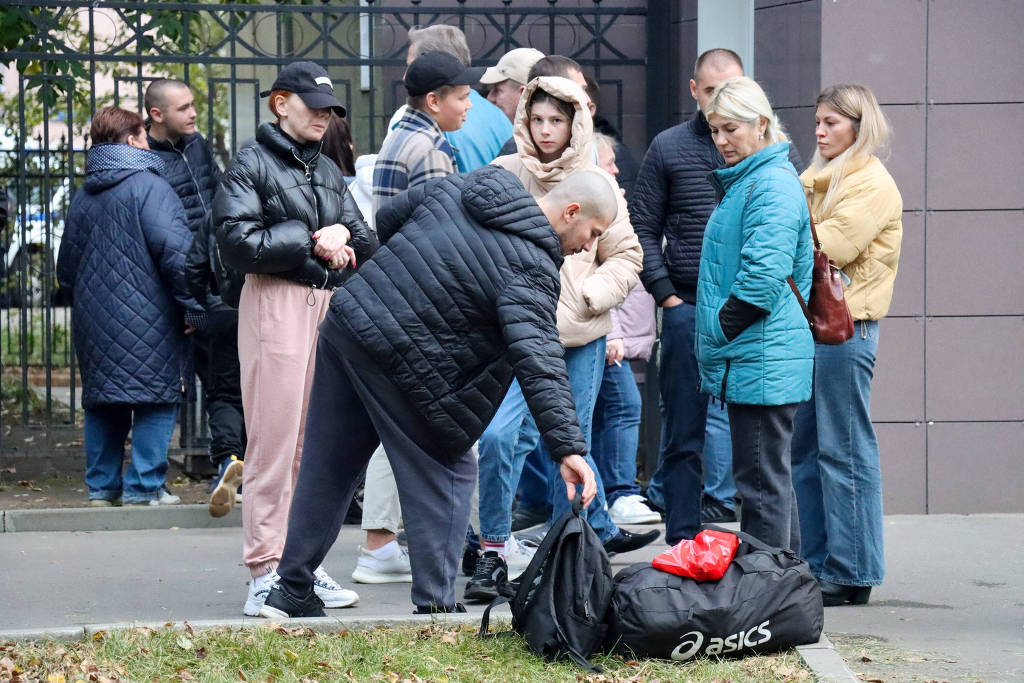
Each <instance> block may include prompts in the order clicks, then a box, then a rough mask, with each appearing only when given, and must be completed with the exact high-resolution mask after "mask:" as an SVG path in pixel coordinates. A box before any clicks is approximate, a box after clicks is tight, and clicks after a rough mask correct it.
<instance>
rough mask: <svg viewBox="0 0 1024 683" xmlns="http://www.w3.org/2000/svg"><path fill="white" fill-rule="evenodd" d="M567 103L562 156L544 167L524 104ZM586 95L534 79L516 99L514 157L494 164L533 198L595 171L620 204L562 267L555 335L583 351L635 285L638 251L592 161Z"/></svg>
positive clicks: (572, 86)
mask: <svg viewBox="0 0 1024 683" xmlns="http://www.w3.org/2000/svg"><path fill="white" fill-rule="evenodd" d="M538 87H539V88H542V89H543V90H545V91H547V92H549V93H551V94H552V95H554V96H555V97H557V98H559V99H561V100H565V101H566V102H572V104H573V107H574V108H575V109H576V115H575V117H574V118H573V121H572V133H571V135H570V138H569V146H568V147H566V149H565V151H564V152H562V156H561V157H559V158H558V159H556V160H554V161H552V162H551V163H549V164H545V163H542V162H541V161H540V159H538V158H537V148H536V146H534V144H533V137H532V136H531V135H530V127H529V119H528V117H527V114H526V103H527V102H529V100H530V96H531V95H532V94H533V91H534V90H536V89H537V88H538ZM584 102H586V95H584V93H583V90H582V89H581V88H580V87H579V86H578V85H576V83H574V82H572V81H570V80H568V79H566V78H550V77H541V78H535V79H534V80H533V81H531V82H530V83H529V85H527V86H526V91H525V92H524V93H523V96H522V97H521V98H520V99H519V108H518V109H517V110H516V118H515V121H514V123H513V126H514V130H513V136H514V138H515V141H516V147H517V148H518V150H519V151H518V153H517V154H510V155H508V156H502V157H498V158H497V159H495V160H494V162H493V163H495V164H497V165H498V166H501V167H502V168H505V169H508V170H509V171H511V172H513V173H515V174H516V176H518V177H519V180H520V181H522V183H523V185H524V186H525V187H526V191H527V192H529V193H530V194H531V195H533V196H534V197H537V198H539V197H542V196H544V195H545V194H547V193H548V192H549V191H550V190H551V189H552V188H553V187H554V186H555V185H556V184H557V183H558V182H559V181H561V180H562V179H563V178H565V177H566V176H568V175H570V174H572V173H575V172H577V171H594V172H596V173H599V174H601V175H603V176H605V177H606V178H607V179H608V182H609V183H610V184H611V185H612V187H613V189H614V190H615V196H616V197H617V198H618V200H619V211H618V214H617V215H616V216H615V221H614V222H613V223H612V224H611V225H610V226H609V227H608V229H607V230H605V231H604V233H603V234H602V235H601V236H600V237H599V238H597V242H596V244H595V245H594V247H593V248H592V249H591V250H590V251H584V252H581V253H579V254H575V255H572V256H566V257H565V262H564V263H563V264H562V269H561V272H560V274H561V279H562V292H561V295H560V297H559V299H558V336H559V338H560V339H561V341H562V344H563V345H564V346H567V347H575V346H584V345H585V344H589V343H590V342H592V341H594V340H595V339H598V338H600V337H603V336H605V335H607V334H608V333H609V332H610V331H611V329H612V321H611V314H610V313H609V311H611V309H612V308H614V307H615V306H618V305H619V304H620V303H622V302H623V300H624V299H625V298H626V295H627V294H628V293H629V290H630V289H632V287H633V285H635V284H636V283H637V281H638V280H639V273H640V269H641V268H642V267H643V251H642V250H641V249H640V242H639V240H637V237H636V235H635V234H634V233H633V225H632V224H631V223H630V222H629V212H628V210H627V209H626V200H625V199H624V198H623V197H622V193H621V192H620V191H619V184H618V183H617V182H615V178H614V177H612V176H611V175H610V174H608V173H607V172H605V171H604V170H602V169H600V168H598V167H597V166H596V165H595V164H594V162H593V158H594V157H593V153H592V146H593V139H594V124H593V122H592V121H591V118H590V110H589V109H588V108H587V106H586V105H585V104H584Z"/></svg>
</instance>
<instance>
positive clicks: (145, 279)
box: [57, 144, 201, 408]
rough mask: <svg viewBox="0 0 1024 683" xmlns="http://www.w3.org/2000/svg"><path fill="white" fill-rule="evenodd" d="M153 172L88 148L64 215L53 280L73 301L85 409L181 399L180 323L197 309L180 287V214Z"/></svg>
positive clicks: (114, 151) (156, 167) (152, 162)
mask: <svg viewBox="0 0 1024 683" xmlns="http://www.w3.org/2000/svg"><path fill="white" fill-rule="evenodd" d="M160 171H161V163H160V159H159V158H158V157H157V156H156V155H155V154H153V153H151V152H147V151H145V150H141V149H136V148H135V147H131V146H129V145H120V144H101V145H95V146H93V147H92V149H90V150H89V154H88V156H87V157H86V177H85V183H84V185H83V187H82V189H80V190H79V191H78V192H77V193H76V194H75V196H74V198H73V199H72V200H71V205H70V206H69V207H68V217H67V222H66V224H65V228H64V237H63V240H62V242H61V245H60V254H59V256H58V258H57V278H58V280H59V281H60V286H61V287H62V288H63V289H65V290H67V291H69V292H71V293H72V297H73V298H72V301H73V304H72V313H71V326H72V330H73V335H74V342H75V352H76V354H77V356H78V362H79V366H80V367H81V371H82V405H83V406H84V407H85V408H95V407H97V406H100V405H103V404H107V403H176V402H178V401H179V400H180V398H181V391H182V364H183V362H184V351H185V343H184V342H185V338H184V334H183V332H184V317H183V316H184V313H185V312H186V311H193V312H201V309H200V308H199V305H198V304H197V303H196V301H195V300H194V299H193V298H192V297H191V296H190V295H189V294H188V291H187V289H186V285H185V253H186V252H187V250H188V248H189V246H190V243H191V239H192V237H191V234H190V233H189V231H188V227H187V226H186V223H185V211H184V209H183V208H182V206H181V200H180V199H178V195H177V194H175V193H174V190H173V189H171V186H170V185H169V184H168V183H167V181H166V180H164V179H163V178H162V177H161V176H160Z"/></svg>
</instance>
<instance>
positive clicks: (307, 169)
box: [213, 123, 377, 289]
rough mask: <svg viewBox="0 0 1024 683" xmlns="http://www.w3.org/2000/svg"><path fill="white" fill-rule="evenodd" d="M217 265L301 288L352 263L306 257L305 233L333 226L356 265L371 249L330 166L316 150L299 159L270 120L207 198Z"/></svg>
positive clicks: (334, 281)
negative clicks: (332, 264)
mask: <svg viewBox="0 0 1024 683" xmlns="http://www.w3.org/2000/svg"><path fill="white" fill-rule="evenodd" d="M213 223H214V227H215V229H216V232H217V243H218V244H219V246H220V252H221V256H222V257H223V259H224V262H225V263H226V264H227V265H228V266H229V267H231V268H234V269H236V270H239V271H241V272H243V273H268V274H272V275H276V276H278V277H282V278H284V279H286V280H292V281H293V282H298V283H300V284H303V285H306V286H308V287H316V288H318V289H333V288H335V287H337V286H339V285H340V284H341V283H342V282H344V280H345V279H346V278H347V277H348V276H349V275H350V274H351V273H352V268H343V269H341V270H329V269H328V268H327V265H326V263H325V262H324V261H322V260H320V259H319V258H317V257H316V256H314V255H313V246H314V243H313V233H314V232H316V231H317V230H318V229H320V228H322V227H325V226H328V225H333V224H335V223H341V224H342V225H344V226H345V227H346V228H348V230H349V232H350V233H351V239H350V240H349V246H351V247H352V249H354V250H355V252H356V260H357V264H361V263H362V262H363V261H364V260H366V259H368V258H369V257H370V255H371V254H373V252H374V251H375V250H376V249H377V237H376V235H375V234H374V233H373V231H372V230H370V229H369V228H368V227H367V226H366V223H365V222H364V221H363V215H362V214H361V213H360V212H359V207H357V206H356V202H355V200H354V199H353V198H352V195H351V194H350V193H349V191H348V187H347V186H346V185H345V180H344V178H343V177H342V175H341V171H340V170H339V169H338V166H337V164H335V163H334V162H333V161H331V160H330V159H328V158H327V157H326V156H324V155H323V154H320V153H319V152H316V154H315V155H314V156H313V157H312V159H311V160H310V161H309V162H303V161H302V158H301V156H300V150H299V149H298V148H297V146H296V144H295V143H294V142H292V141H291V140H290V139H289V138H288V137H286V136H285V135H284V133H282V132H281V130H280V129H279V128H278V127H277V126H276V125H274V124H271V123H264V124H263V125H261V126H260V127H259V128H258V129H257V130H256V139H255V141H252V142H249V143H247V144H246V145H245V146H244V147H243V148H242V149H241V150H240V151H239V152H238V155H237V156H236V157H235V158H234V160H232V162H231V166H230V167H229V168H228V170H227V171H226V172H225V173H224V177H223V178H222V179H221V182H220V185H219V186H218V187H217V194H216V196H215V197H214V200H213Z"/></svg>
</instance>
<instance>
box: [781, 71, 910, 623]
mask: <svg viewBox="0 0 1024 683" xmlns="http://www.w3.org/2000/svg"><path fill="white" fill-rule="evenodd" d="M815 135H816V137H817V142H818V149H817V151H816V152H815V155H814V159H813V160H812V162H811V166H810V168H808V169H807V170H806V171H804V173H803V175H801V176H800V179H801V181H802V182H803V185H804V191H805V192H806V193H807V197H808V199H809V200H810V203H811V210H812V213H813V214H814V218H815V221H816V222H817V229H818V238H819V239H820V240H821V244H822V248H823V249H824V250H825V252H826V253H827V254H828V255H829V257H831V258H832V260H834V261H835V262H836V264H837V265H838V266H839V267H840V268H842V270H843V272H844V273H845V274H846V276H847V278H849V281H848V283H847V285H846V302H847V304H848V305H849V307H850V313H851V314H852V315H853V319H854V322H855V324H854V330H855V331H854V336H853V338H852V339H850V340H848V341H847V342H846V343H844V344H841V345H838V346H826V345H823V344H816V345H815V357H814V361H815V362H814V395H813V397H812V398H811V400H810V401H808V402H807V403H805V404H804V405H803V406H801V408H800V411H799V412H798V413H797V416H796V425H795V428H794V437H793V487H794V489H795V490H796V496H797V504H798V508H799V515H800V532H801V537H802V553H803V555H804V557H805V558H806V559H807V561H808V562H809V563H810V565H811V570H812V571H813V572H814V574H815V576H817V577H818V582H819V583H820V584H821V588H822V595H823V597H824V600H825V604H826V605H844V604H848V603H849V604H864V603H866V602H867V601H868V598H869V596H870V594H871V587H872V586H877V585H879V584H881V583H882V578H883V576H884V573H885V559H884V554H883V550H882V474H881V468H880V466H879V455H878V441H877V439H876V438H875V430H874V427H873V426H872V424H871V411H870V399H871V379H872V376H873V375H874V367H875V353H876V351H877V349H878V320H880V319H881V318H882V317H884V316H885V314H886V313H888V311H889V304H890V302H891V300H892V288H893V282H894V280H895V279H896V268H897V264H898V262H899V256H900V242H901V240H902V236H903V225H902V222H901V217H902V212H903V200H902V198H901V197H900V193H899V190H898V189H897V188H896V183H895V182H893V179H892V176H890V175H889V172H888V171H886V169H885V166H883V165H882V162H881V161H880V160H879V158H878V157H877V156H876V155H875V153H876V152H877V151H878V150H880V149H883V148H885V147H886V144H887V143H888V139H889V126H888V123H887V122H886V120H885V116H884V115H883V114H882V112H881V109H880V108H879V106H878V102H877V101H876V99H875V96H874V95H873V94H872V92H871V91H870V90H869V89H868V88H866V87H864V86H860V85H836V86H832V87H830V88H827V89H826V90H824V91H823V92H822V93H821V95H819V96H818V100H817V111H816V113H815Z"/></svg>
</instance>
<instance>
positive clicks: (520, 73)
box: [480, 47, 544, 121]
mask: <svg viewBox="0 0 1024 683" xmlns="http://www.w3.org/2000/svg"><path fill="white" fill-rule="evenodd" d="M542 59H544V53H543V52H541V51H540V50H535V49H533V48H532V47H517V48H516V49H515V50H509V51H508V52H506V53H505V55H504V56H503V57H502V58H501V59H499V60H498V63H497V64H495V65H494V66H492V67H488V69H487V71H485V72H484V75H483V77H482V78H481V79H480V82H481V83H483V84H484V85H489V86H491V89H490V90H489V91H488V92H487V99H488V100H490V102H491V103H492V104H494V105H495V106H496V107H498V109H501V110H502V111H503V112H505V116H507V117H508V120H509V121H512V120H514V119H515V116H516V107H517V106H518V105H519V96H520V95H522V94H523V90H524V89H525V88H526V84H527V83H528V82H529V80H530V78H529V77H530V69H531V68H533V65H534V64H536V63H537V62H539V61H540V60H542Z"/></svg>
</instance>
